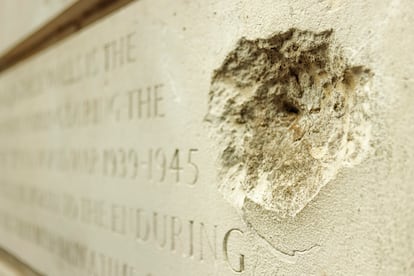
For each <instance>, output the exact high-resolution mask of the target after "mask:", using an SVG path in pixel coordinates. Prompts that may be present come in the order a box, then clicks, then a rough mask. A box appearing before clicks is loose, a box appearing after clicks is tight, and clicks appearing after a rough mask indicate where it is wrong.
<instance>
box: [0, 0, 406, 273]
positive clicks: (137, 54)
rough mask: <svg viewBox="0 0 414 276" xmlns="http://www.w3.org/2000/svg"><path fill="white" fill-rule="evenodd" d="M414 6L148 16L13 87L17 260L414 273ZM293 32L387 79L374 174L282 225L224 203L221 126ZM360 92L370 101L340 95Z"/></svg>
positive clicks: (6, 95)
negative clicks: (248, 68)
mask: <svg viewBox="0 0 414 276" xmlns="http://www.w3.org/2000/svg"><path fill="white" fill-rule="evenodd" d="M413 8H414V4H413V2H412V1H409V0H401V1H396V0H391V1H390V0H387V1H375V0H372V1H317V0H315V1H313V0H312V1H273V0H272V1H271V0H264V1H236V0H229V1H185V0H182V1H175V2H174V4H173V3H172V2H171V1H166V0H157V1H145V0H142V1H137V2H135V3H133V4H131V5H128V6H126V7H125V8H123V9H122V10H120V11H118V12H116V13H115V14H113V15H111V16H108V17H107V18H105V19H103V20H101V21H100V22H98V23H95V24H93V25H91V26H90V27H88V28H86V29H84V30H82V31H81V32H79V33H77V34H74V35H73V36H72V37H70V38H68V39H65V40H64V41H61V42H59V43H58V44H56V45H54V46H52V47H51V48H50V49H48V50H46V51H43V52H42V53H39V54H38V55H36V56H33V57H31V58H30V59H29V60H27V61H25V62H23V63H20V64H19V65H17V66H15V67H13V68H10V69H9V70H7V71H6V72H3V73H2V75H1V76H0V145H1V147H0V170H1V173H0V176H1V181H0V191H1V193H0V196H1V200H0V245H1V247H3V248H5V249H7V250H9V251H10V252H12V253H14V254H15V255H16V256H18V257H19V258H21V259H23V260H24V261H25V262H27V263H29V264H30V265H31V266H33V267H34V268H35V269H37V270H39V271H40V272H42V273H44V274H46V275H68V276H69V275H105V276H109V275H111V276H112V275H126V276H130V275H145V276H148V275H152V276H163V275H266V276H267V275H412V274H413V273H414V263H413V261H414V237H413V231H412V230H413V229H414V215H413V213H412V210H413V208H414V183H413V177H414V171H413V170H412V168H413V166H414V138H413V137H414V125H413V123H412V122H413V121H414V109H413V108H412V105H413V104H414V98H413V95H414V94H413V93H412V85H413V79H412V75H413V73H414V72H413V65H412V64H413V53H414V51H412V50H413V45H414V37H413V36H414V32H413V22H414V20H413V19H414V18H413V14H414V13H413ZM291 28H295V29H297V30H307V31H309V32H312V33H320V32H323V31H326V30H330V29H332V38H330V39H332V45H335V47H339V48H340V49H341V50H340V51H341V57H343V58H344V60H345V61H344V63H341V64H346V65H349V66H363V67H364V68H369V72H370V75H371V74H372V77H370V78H371V79H370V86H369V93H368V94H364V95H365V96H368V99H366V100H367V101H365V100H364V101H361V102H359V103H361V104H363V106H365V107H366V106H368V107H369V110H370V112H369V114H368V115H369V116H368V115H366V116H365V115H361V116H365V117H364V118H359V119H361V120H362V119H363V120H362V121H364V122H365V121H366V122H368V123H369V126H370V132H369V133H370V135H369V140H368V141H369V142H368V144H367V145H365V144H364V145H365V146H364V149H366V152H364V155H363V158H362V159H361V160H359V162H358V164H357V165H354V166H342V165H341V166H339V167H335V169H337V170H338V171H335V174H332V175H331V176H332V177H331V178H330V179H329V181H327V183H323V185H321V183H316V184H315V186H318V187H319V188H320V190H319V191H318V192H317V193H316V194H315V195H314V197H312V200H311V201H310V202H309V203H307V204H305V206H302V207H303V208H302V209H301V210H300V212H297V213H296V214H295V215H294V216H287V217H285V218H282V219H281V216H280V215H278V214H277V213H275V211H274V210H272V208H263V207H264V205H263V204H262V203H261V202H260V201H255V198H257V197H251V198H249V197H245V198H243V204H242V206H238V205H237V204H236V205H235V204H233V203H234V202H232V201H231V199H229V198H227V197H226V194H224V196H223V191H222V190H220V187H221V186H222V184H223V183H221V181H222V178H220V171H221V170H222V165H223V164H222V163H221V162H220V156H222V154H223V148H222V144H220V141H217V137H216V136H214V131H212V129H211V123H209V122H208V118H207V120H206V117H208V116H207V115H208V113H209V108H210V107H211V106H209V105H210V104H211V103H210V101H209V97H210V92H211V91H212V80H214V76H215V74H216V73H215V72H217V71H215V70H217V69H220V68H222V66H223V62H224V61H225V60H226V57H228V55H229V53H231V52H232V51H234V49H236V48H237V45H238V42H239V41H240V39H241V38H242V37H245V39H246V40H251V41H254V40H257V39H268V38H269V37H272V36H273V35H275V34H278V33H284V32H287V31H288V30H289V29H291ZM273 49H279V48H277V47H273ZM252 60H253V61H254V60H255V59H252ZM311 64H314V63H311ZM344 66H345V65H344ZM345 67H346V66H345ZM232 70H233V69H232ZM272 70H273V69H272ZM338 70H339V69H338ZM305 71H306V70H305ZM231 72H233V71H231ZM265 72H268V71H265ZM306 72H309V71H306ZM335 74H336V73H335ZM337 75H338V76H339V77H341V76H342V78H344V79H345V77H343V74H342V71H340V73H338V74H337ZM298 78H299V82H300V79H301V75H299V76H298ZM341 80H343V79H341ZM278 83H281V82H278ZM332 83H338V87H339V88H340V87H342V86H341V85H343V84H339V83H341V82H339V81H338V80H335V81H333V82H332ZM213 85H214V82H213ZM231 87H233V86H231ZM305 87H306V86H305ZM315 87H316V88H315V89H316V90H315V91H320V90H318V89H319V88H317V87H318V86H315ZM239 88H240V87H238V88H237V89H239ZM339 88H338V89H339ZM232 89H233V88H232ZM312 89H313V88H312ZM338 89H336V88H335V89H333V91H334V92H333V93H336V92H337V91H338ZM214 91H215V90H214ZM223 91H224V92H227V90H223ZM238 91H239V90H236V92H238ZM240 91H241V90H240ZM249 91H250V92H248V93H253V94H249V95H252V96H254V95H255V94H254V93H257V90H249ZM252 91H253V92H252ZM335 91H336V92H335ZM343 91H345V92H343ZM347 91H348V92H347ZM353 91H357V93H363V92H364V91H365V90H354V89H351V90H348V89H344V90H340V92H341V93H354V92H353ZM361 91H362V92H361ZM224 92H223V93H224ZM233 92H234V91H233ZM240 93H244V92H243V91H241V92H240ZM355 93H356V92H355ZM310 95H313V94H310ZM310 97H311V99H312V96H310ZM253 102H254V101H253ZM263 105H264V108H263ZM259 106H261V107H262V109H260V110H267V108H268V107H269V106H268V105H266V102H264V103H263V102H260V105H259ZM275 106H276V107H279V105H275ZM328 106H330V104H329V105H328ZM349 106H350V107H349V108H350V109H351V111H352V108H351V107H354V106H355V105H349ZM356 106H359V105H356ZM300 108H302V107H300ZM347 108H348V107H347ZM288 110H291V111H292V110H294V109H292V108H288ZM301 110H302V109H300V110H299V111H301ZM351 111H350V112H351ZM301 112H304V111H303V110H302V111H301ZM293 113H295V114H296V113H299V114H302V113H300V112H293ZM351 113H352V112H351ZM351 113H350V114H351ZM277 114H279V113H277ZM306 114H307V113H306ZM361 114H362V113H361ZM291 115H292V114H290V115H286V118H291V117H289V116H291ZM277 116H279V115H277ZM283 116H285V115H283ZM294 116H296V115H294ZM312 116H313V115H312ZM312 116H311V115H309V117H307V118H312ZM309 120H310V119H309ZM320 121H322V120H320ZM338 121H340V120H339V119H338ZM348 125H349V124H348ZM328 126H329V124H328ZM283 131H285V132H283V133H291V132H289V131H291V130H289V131H287V130H286V129H284V130H283ZM292 131H293V130H292ZM348 133H349V132H348ZM278 135H279V134H278ZM286 135H288V134H286ZM289 135H290V134H289ZM289 137H290V136H289ZM321 137H324V136H323V135H322V136H321ZM271 139H272V136H270V137H269V141H270V140H271ZM351 140H352V139H351ZM351 140H350V139H347V142H349V141H351ZM269 141H266V142H269ZM340 141H342V140H340ZM239 142H240V141H239ZM341 143H342V142H341ZM240 144H242V143H240ZM344 144H347V143H345V142H344ZM266 145H267V146H269V145H271V143H270V142H269V143H266ZM347 145H348V144H347ZM273 146H274V147H275V150H277V151H280V152H283V149H281V148H278V144H275V145H273ZM269 150H271V149H268V151H269ZM310 150H311V153H312V154H313V155H314V156H316V157H317V156H320V152H323V151H322V150H320V151H319V152H318V151H316V148H311V149H310ZM301 153H303V151H301ZM341 154H342V153H341ZM327 156H328V157H329V156H330V155H329V154H328V155H327ZM335 156H337V155H335ZM340 156H346V154H344V155H340ZM316 157H315V158H316ZM341 158H342V157H341ZM243 160H244V159H241V161H243ZM335 160H336V159H335ZM341 160H346V158H342V159H341ZM332 164H334V165H336V164H337V162H336V161H335V162H333V163H329V162H327V163H326V164H325V165H326V168H325V169H326V170H329V169H330V167H329V166H331V165H332ZM341 164H344V163H341ZM269 166H270V168H271V169H272V170H275V169H277V168H272V167H271V164H270V165H269ZM318 168H319V167H318ZM290 173H293V174H294V172H292V171H290ZM301 173H302V170H301ZM309 173H310V174H311V173H313V172H309ZM259 174H260V172H259ZM313 177H314V178H315V179H318V178H317V177H315V176H313ZM238 181H244V179H243V178H238ZM288 182H289V178H287V183H288ZM281 185H282V184H281ZM263 192H264V193H265V192H268V191H267V190H266V189H264V190H263ZM255 194H258V192H257V191H255ZM240 208H241V209H240Z"/></svg>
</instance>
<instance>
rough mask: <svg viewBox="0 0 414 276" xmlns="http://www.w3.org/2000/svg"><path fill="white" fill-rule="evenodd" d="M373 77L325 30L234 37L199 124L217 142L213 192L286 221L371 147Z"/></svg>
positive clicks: (214, 80) (358, 160)
mask: <svg viewBox="0 0 414 276" xmlns="http://www.w3.org/2000/svg"><path fill="white" fill-rule="evenodd" d="M371 77H372V73H371V72H370V70H369V69H367V68H365V67H364V66H351V65H349V64H348V63H347V60H346V59H345V58H344V57H343V55H342V52H341V50H340V48H339V47H337V46H335V45H334V40H333V32H332V30H327V31H323V32H320V33H315V32H311V31H306V30H298V29H290V30H288V31H286V32H283V33H278V34H275V35H273V36H271V37H269V38H266V39H255V40H248V39H246V38H241V39H240V40H239V41H238V43H237V45H236V47H235V49H234V50H233V51H231V52H230V53H229V54H228V56H227V57H226V58H225V60H224V62H223V64H222V65H221V66H220V67H219V68H218V69H217V70H215V72H214V73H213V77H212V81H211V87H210V93H209V106H208V113H207V116H206V121H207V122H208V123H209V125H210V126H211V129H212V130H213V131H212V133H213V136H214V138H215V141H216V144H217V147H218V148H219V152H220V156H219V158H218V159H219V162H220V164H219V165H220V166H219V167H220V169H219V178H220V181H219V189H220V191H221V192H222V194H223V195H224V196H225V198H227V199H228V200H229V201H230V202H231V203H233V205H235V206H236V207H238V208H240V209H242V207H243V204H244V202H245V200H247V199H248V200H251V201H253V202H255V203H256V204H258V205H260V206H261V207H263V208H265V209H266V210H271V211H273V212H275V213H276V215H277V217H278V218H280V219H283V218H285V217H288V216H290V217H293V216H295V215H296V214H297V213H298V212H299V211H301V210H302V209H303V208H304V207H305V206H306V204H307V203H308V202H309V201H310V200H312V199H313V198H314V197H315V196H316V194H317V193H318V192H319V190H320V189H321V188H322V187H323V186H324V185H326V184H327V183H328V182H329V181H331V180H332V179H333V178H334V177H335V176H336V174H337V172H338V170H339V169H341V168H342V167H344V166H348V167H350V166H353V165H355V164H357V163H359V162H360V161H361V159H362V158H363V157H364V156H365V153H366V151H367V149H368V148H369V139H370V123H369V102H368V98H369V95H370V86H369V84H370V79H371Z"/></svg>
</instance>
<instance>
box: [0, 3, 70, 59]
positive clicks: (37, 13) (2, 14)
mask: <svg viewBox="0 0 414 276" xmlns="http://www.w3.org/2000/svg"><path fill="white" fill-rule="evenodd" d="M75 2H76V0H19V1H15V0H2V1H0V55H4V54H5V53H6V52H7V51H8V50H10V49H12V48H13V46H15V45H16V44H17V43H19V42H20V41H22V40H23V39H24V38H26V37H27V36H29V35H30V34H32V33H33V32H34V31H36V30H37V29H38V28H40V27H41V26H42V25H43V24H45V23H46V22H48V21H49V20H50V19H52V18H53V17H55V16H57V15H58V14H59V13H60V12H62V11H63V10H65V9H66V8H67V7H69V6H70V5H72V4H74V3H75Z"/></svg>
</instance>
